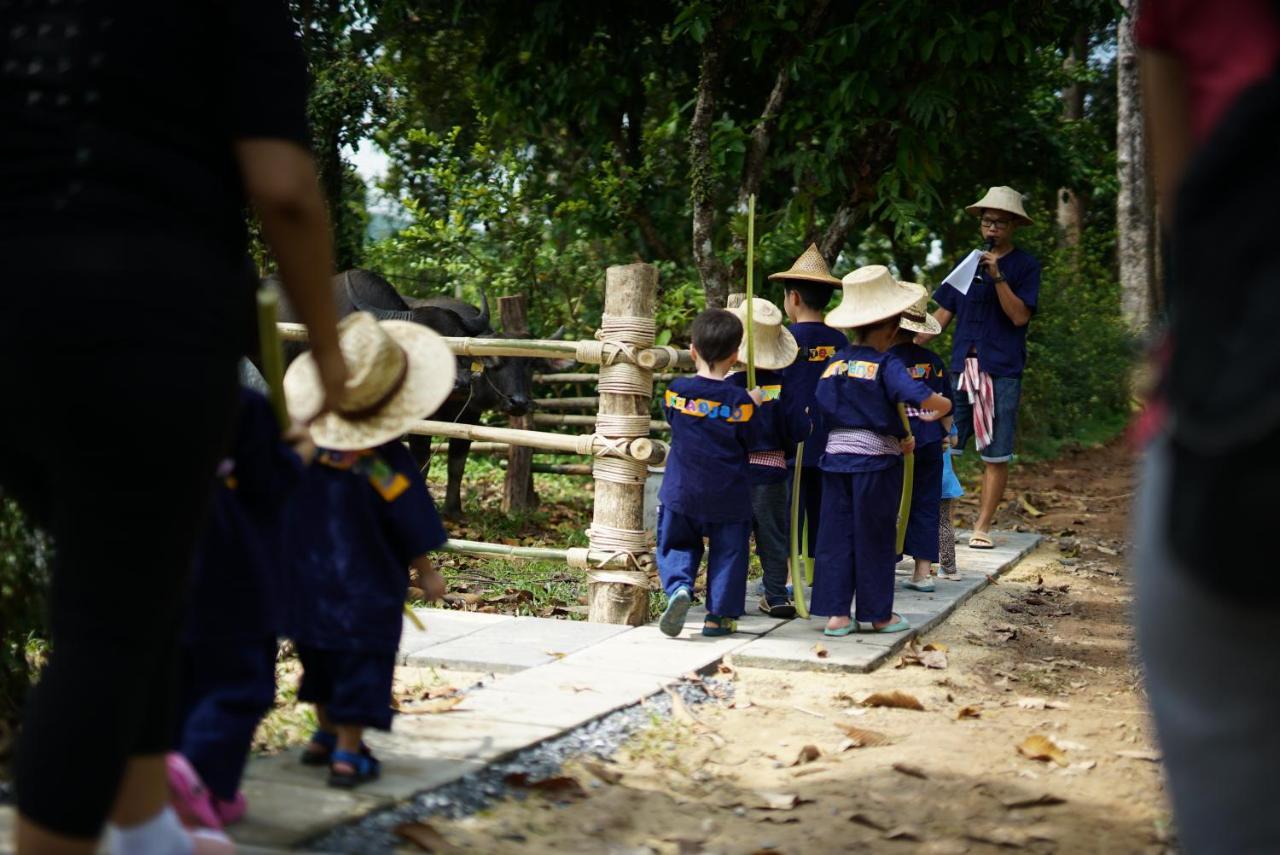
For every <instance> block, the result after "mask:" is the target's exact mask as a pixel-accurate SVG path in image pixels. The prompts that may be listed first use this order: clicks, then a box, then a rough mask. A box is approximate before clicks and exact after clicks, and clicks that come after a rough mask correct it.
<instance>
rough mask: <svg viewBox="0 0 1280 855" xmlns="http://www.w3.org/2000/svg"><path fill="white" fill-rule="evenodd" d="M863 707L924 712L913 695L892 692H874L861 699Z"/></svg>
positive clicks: (922, 705)
mask: <svg viewBox="0 0 1280 855" xmlns="http://www.w3.org/2000/svg"><path fill="white" fill-rule="evenodd" d="M862 705H863V706H864V707H892V708H894V709H900V710H918V711H920V712H924V704H922V703H920V701H919V699H918V698H916V696H915V695H909V694H907V693H906V692H902V691H898V690H896V689H895V690H894V691H891V692H876V693H875V694H872V695H868V696H867V697H865V698H863V699H862Z"/></svg>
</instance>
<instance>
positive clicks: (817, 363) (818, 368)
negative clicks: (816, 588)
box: [769, 243, 849, 577]
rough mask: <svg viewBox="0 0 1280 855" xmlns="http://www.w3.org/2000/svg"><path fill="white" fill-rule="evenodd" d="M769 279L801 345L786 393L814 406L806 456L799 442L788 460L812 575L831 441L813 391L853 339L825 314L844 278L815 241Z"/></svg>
mask: <svg viewBox="0 0 1280 855" xmlns="http://www.w3.org/2000/svg"><path fill="white" fill-rule="evenodd" d="M769 279H770V281H778V282H781V283H782V289H783V291H782V293H783V301H782V308H783V310H784V311H785V312H786V313H787V318H788V319H790V321H791V325H790V326H789V327H788V328H787V329H788V331H789V332H790V333H791V335H792V337H793V338H795V340H796V345H797V346H798V347H799V353H798V354H797V357H796V360H795V361H794V362H793V363H792V364H791V365H790V366H788V367H787V368H786V369H785V370H784V371H783V372H782V375H783V378H784V379H785V381H786V385H787V394H788V395H789V396H790V398H791V403H792V406H794V407H796V408H798V409H800V410H802V411H803V410H808V411H809V417H810V421H811V423H812V428H813V429H812V432H811V433H810V434H809V436H808V438H806V439H805V443H804V458H803V459H802V460H799V461H797V460H794V457H795V447H794V446H793V447H791V448H788V449H787V465H788V466H800V467H802V471H801V474H800V490H801V492H800V496H801V504H802V505H803V508H802V510H803V512H804V513H803V517H802V518H803V519H804V521H805V522H804V526H805V528H804V530H805V532H806V537H804V538H803V540H804V542H805V544H806V545H807V547H808V554H807V555H806V561H807V563H808V565H809V575H810V576H811V577H812V575H813V550H814V547H815V545H816V544H817V542H818V531H819V528H820V523H821V515H822V470H821V469H820V468H819V466H818V461H819V459H820V458H821V457H822V449H823V447H824V446H825V445H826V441H827V432H826V428H824V427H823V425H822V420H821V419H820V418H819V417H818V414H817V412H816V410H815V408H814V406H813V393H814V390H815V389H816V388H817V385H818V378H819V377H821V376H822V372H823V370H824V369H825V368H826V364H827V362H828V361H829V360H830V359H831V357H832V356H833V355H835V352H836V351H837V350H839V349H840V348H842V347H844V346H845V345H846V344H848V343H849V340H848V339H847V338H845V335H844V333H842V332H840V330H837V329H833V328H831V327H829V326H827V325H826V323H825V322H824V320H823V317H822V313H823V312H824V311H826V308H827V304H828V303H830V302H831V296H832V295H833V294H834V293H835V292H836V289H837V288H839V287H840V280H839V279H837V278H836V277H834V276H832V275H831V270H830V269H829V268H828V267H827V262H826V259H824V258H823V257H822V253H821V252H819V251H818V245H817V244H816V243H811V244H809V247H808V248H807V249H806V250H805V251H804V253H803V254H802V255H801V256H800V257H799V258H797V259H796V261H795V263H794V264H792V265H791V268H790V269H789V270H784V271H782V272H781V273H773V274H770V276H769ZM788 501H790V500H788Z"/></svg>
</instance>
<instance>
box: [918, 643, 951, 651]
mask: <svg viewBox="0 0 1280 855" xmlns="http://www.w3.org/2000/svg"><path fill="white" fill-rule="evenodd" d="M950 649H951V648H950V647H947V645H945V644H943V643H942V642H941V641H930V642H929V643H928V644H926V645H925V646H924V650H925V652H926V653H927V652H929V651H930V650H936V651H938V652H939V653H946V652H947V651H948V650H950Z"/></svg>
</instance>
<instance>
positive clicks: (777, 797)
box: [751, 791, 813, 810]
mask: <svg viewBox="0 0 1280 855" xmlns="http://www.w3.org/2000/svg"><path fill="white" fill-rule="evenodd" d="M755 795H756V799H755V802H754V803H753V804H752V805H751V806H752V807H753V808H756V809H758V810H794V809H795V808H797V807H799V806H800V805H802V804H806V803H808V802H811V801H813V799H802V798H800V796H799V795H797V794H796V793H771V792H764V791H758V792H756V794H755Z"/></svg>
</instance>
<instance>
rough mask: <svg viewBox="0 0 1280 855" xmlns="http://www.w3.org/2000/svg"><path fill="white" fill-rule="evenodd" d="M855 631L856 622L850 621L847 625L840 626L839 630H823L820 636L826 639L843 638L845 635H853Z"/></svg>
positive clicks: (856, 629)
mask: <svg viewBox="0 0 1280 855" xmlns="http://www.w3.org/2000/svg"><path fill="white" fill-rule="evenodd" d="M857 631H858V622H857V621H856V620H851V621H849V623H848V624H847V625H845V626H842V627H840V628H839V629H830V628H823V630H822V634H823V635H825V636H826V637H827V638H844V637H845V636H846V635H853V634H854V633H855V632H857Z"/></svg>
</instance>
